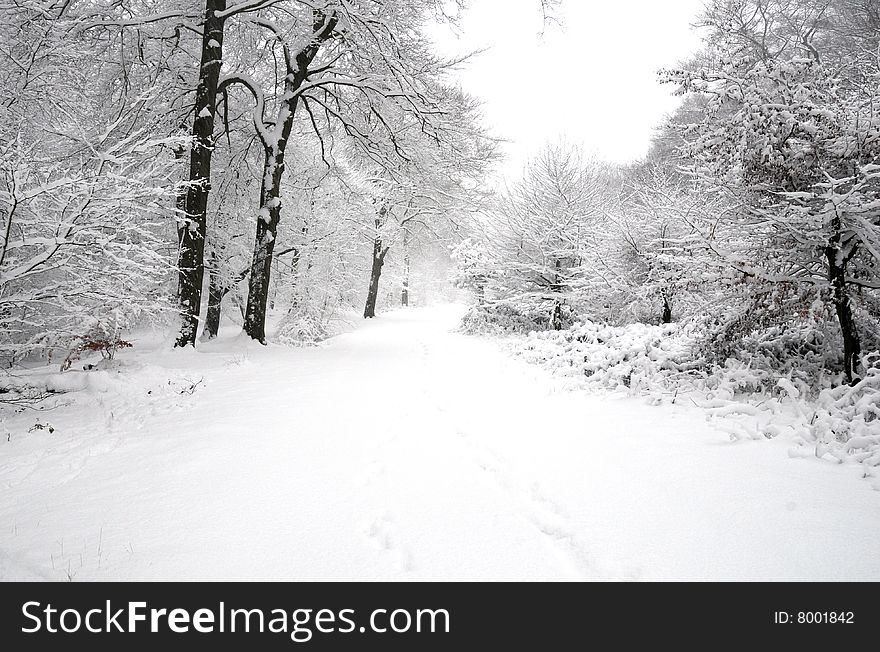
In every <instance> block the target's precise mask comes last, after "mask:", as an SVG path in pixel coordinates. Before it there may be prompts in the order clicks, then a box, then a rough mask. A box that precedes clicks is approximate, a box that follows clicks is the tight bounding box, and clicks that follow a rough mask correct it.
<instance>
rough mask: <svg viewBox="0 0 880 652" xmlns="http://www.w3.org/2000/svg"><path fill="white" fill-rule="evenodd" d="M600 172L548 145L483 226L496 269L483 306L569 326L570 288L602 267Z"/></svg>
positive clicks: (563, 149)
mask: <svg viewBox="0 0 880 652" xmlns="http://www.w3.org/2000/svg"><path fill="white" fill-rule="evenodd" d="M602 173H603V170H602V166H601V165H600V164H599V163H598V162H596V161H594V160H590V159H584V158H583V156H582V155H581V154H580V152H579V151H578V150H577V149H575V148H572V147H567V146H563V145H556V146H548V147H547V148H545V149H544V150H543V151H542V152H541V153H540V154H539V155H538V157H537V158H536V159H535V160H533V161H532V162H530V163H529V165H528V166H527V168H526V171H525V173H524V175H523V178H522V180H520V181H519V182H517V183H516V184H514V185H513V186H512V187H511V188H510V189H509V190H508V191H507V192H506V193H505V194H504V195H502V196H501V197H499V199H498V202H497V205H496V207H495V208H494V210H492V211H491V214H490V217H489V219H488V220H486V221H485V222H484V223H483V225H482V228H483V229H484V231H485V233H484V240H485V242H486V244H487V245H488V246H489V248H490V249H491V250H492V252H493V255H492V258H493V259H494V261H495V262H496V264H497V266H498V268H497V269H496V271H495V273H493V274H492V275H491V276H488V275H487V276H486V278H487V279H489V280H490V283H489V285H487V286H486V287H485V288H484V289H485V290H488V291H487V292H485V295H484V296H485V297H486V301H488V302H490V303H497V304H499V305H502V306H504V307H505V309H513V310H515V311H518V312H520V313H522V314H525V315H532V316H533V320H534V321H535V323H536V324H541V323H543V324H547V325H548V326H549V327H550V328H552V329H560V328H563V327H564V325H565V324H566V323H567V322H568V321H569V320H570V318H571V314H572V289H573V288H574V287H575V286H576V285H578V284H579V283H580V281H581V280H582V278H583V275H584V274H585V273H587V268H593V267H595V266H598V265H599V264H600V262H601V260H600V258H601V254H600V252H599V249H598V248H597V247H596V246H595V245H596V242H597V238H598V236H599V235H600V233H601V231H602V229H603V226H602V210H601V205H602V193H603V182H602V177H601V175H602ZM580 298H581V297H576V298H575V300H576V301H579V300H580Z"/></svg>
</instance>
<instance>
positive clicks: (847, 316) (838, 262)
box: [825, 233, 862, 384]
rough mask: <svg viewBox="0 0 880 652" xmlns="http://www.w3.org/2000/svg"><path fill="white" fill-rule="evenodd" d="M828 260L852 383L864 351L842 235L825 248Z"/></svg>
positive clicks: (830, 279)
mask: <svg viewBox="0 0 880 652" xmlns="http://www.w3.org/2000/svg"><path fill="white" fill-rule="evenodd" d="M825 258H826V260H827V261H828V280H829V281H830V282H831V299H832V301H833V303H834V309H835V312H836V313H837V321H838V322H839V323H840V333H841V335H842V336H843V371H844V373H845V374H846V380H847V382H848V383H850V384H852V383H854V382H856V381H857V380H858V376H857V371H858V366H859V356H860V355H861V352H862V345H861V340H860V338H859V331H858V327H857V326H856V320H855V317H854V316H853V311H852V302H851V300H850V297H849V293H848V292H847V287H846V264H847V262H848V259H847V257H846V256H844V253H843V251H842V250H841V248H840V235H839V233H838V235H835V236H834V238H832V240H831V244H830V245H829V246H828V247H826V248H825Z"/></svg>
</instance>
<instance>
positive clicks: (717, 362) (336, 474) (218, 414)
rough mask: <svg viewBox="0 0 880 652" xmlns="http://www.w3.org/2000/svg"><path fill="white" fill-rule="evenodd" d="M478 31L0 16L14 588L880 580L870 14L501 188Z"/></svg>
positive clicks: (575, 77)
mask: <svg viewBox="0 0 880 652" xmlns="http://www.w3.org/2000/svg"><path fill="white" fill-rule="evenodd" d="M476 1H477V0H475V2H476ZM469 4H473V3H469V2H468V1H467V0H454V1H450V0H177V1H175V2H170V1H169V0H0V16H2V19H0V367H2V371H0V434H2V435H3V438H2V442H0V451H2V452H0V486H2V487H4V489H2V496H0V528H2V532H0V579H49V580H81V579H205V578H210V577H222V578H224V579H256V578H268V577H276V576H278V575H279V574H280V575H281V576H283V577H285V578H287V577H289V578H296V579H301V578H312V579H328V578H343V579H353V578H365V579H387V578H392V579H399V578H407V577H419V578H426V579H449V578H453V577H465V578H472V579H483V578H485V579H511V578H512V579H620V578H623V579H664V578H665V579H670V578H671V579H831V580H838V579H848V580H853V579H856V580H858V579H873V580H877V579H880V564H878V562H877V561H876V554H875V552H876V547H875V546H876V540H877V536H878V535H880V509H878V507H880V503H878V496H880V494H878V493H877V490H880V2H878V1H877V0H705V2H704V3H703V7H702V9H701V10H700V12H699V14H698V15H697V16H695V23H694V27H695V29H696V30H698V31H697V33H698V34H699V36H700V38H701V39H702V45H701V48H700V49H699V50H698V51H696V52H694V53H693V54H692V55H691V56H690V57H689V58H687V59H685V60H682V61H679V62H678V63H677V64H676V65H671V66H669V67H665V68H663V69H661V70H658V71H657V74H656V79H655V83H656V84H659V85H663V87H664V88H666V89H668V91H669V92H670V93H673V94H674V95H675V96H676V97H677V98H678V99H677V107H678V108H676V109H675V110H674V111H673V112H672V113H671V114H669V115H668V116H667V117H666V119H665V120H663V121H662V122H660V123H658V124H657V125H656V129H655V130H654V136H653V138H652V140H651V142H650V143H649V144H648V146H647V154H646V155H645V156H644V157H643V158H641V159H640V160H636V161H631V162H628V163H612V162H608V161H606V160H603V158H602V157H600V156H599V155H597V154H595V153H594V152H593V151H591V149H590V147H589V143H585V144H581V143H578V142H575V141H574V140H569V139H558V140H554V141H550V142H547V143H546V144H545V145H544V146H543V148H542V149H541V150H540V151H539V152H538V153H536V154H534V155H532V156H531V157H530V158H529V160H528V161H527V163H526V164H525V167H524V169H522V170H521V172H520V173H519V174H518V175H515V176H513V177H509V178H505V177H503V176H502V175H500V174H499V173H498V170H499V166H500V165H502V164H503V162H504V157H505V140H504V138H503V137H501V136H499V135H498V134H497V133H495V132H494V131H493V128H492V125H491V124H489V121H488V120H487V119H486V118H485V115H484V112H483V107H482V98H481V97H479V95H478V94H476V93H471V92H468V91H465V90H464V89H463V87H462V86H461V84H460V83H458V81H457V77H456V74H457V71H459V70H461V69H462V68H466V67H467V66H468V65H470V63H471V62H472V61H473V60H475V59H479V57H480V56H481V53H480V52H462V53H461V54H460V55H459V56H452V57H450V56H446V55H443V54H440V53H438V49H437V47H436V44H435V36H434V35H435V33H436V30H437V29H439V28H440V27H442V28H443V29H450V30H453V31H454V30H456V29H458V28H459V25H460V21H461V17H462V16H463V15H465V12H467V11H468V5H469ZM523 4H526V2H525V0H524V1H523ZM527 4H529V5H530V6H531V10H532V11H533V13H534V14H535V25H534V31H535V32H536V33H537V32H539V31H540V30H541V29H542V26H543V28H545V29H552V28H555V26H556V25H557V23H558V24H559V25H561V26H562V27H561V28H562V29H564V28H565V23H566V18H565V5H566V4H567V2H566V1H565V0H561V1H560V0H544V1H543V2H542V0H530V1H529V2H528V3H527ZM485 27H486V29H487V30H499V29H503V25H486V26H485ZM621 29H625V28H624V27H621ZM650 56H651V55H650V53H648V52H646V53H644V57H645V58H647V59H650ZM548 65H551V64H550V62H548ZM552 65H554V66H569V67H570V69H571V75H572V83H573V84H578V83H581V80H580V79H579V75H580V73H579V66H580V63H579V62H578V61H561V62H560V61H556V62H552ZM536 84H539V80H523V90H522V92H523V93H535V92H546V93H548V100H547V101H553V99H552V90H538V89H536V87H535V85H536ZM594 101H596V102H610V101H614V100H613V97H599V96H598V95H597V96H596V97H595V98H594ZM627 437H630V438H629V439H628V438H627ZM719 443H723V444H724V446H723V447H719V445H718V444H719ZM694 469H702V471H699V472H698V471H695V470H694ZM639 478H641V479H642V481H641V482H640V481H639ZM768 494H769V497H768ZM257 496H259V500H260V501H261V502H262V504H263V505H266V507H265V509H264V507H262V506H261V507H259V508H256V509H255V508H254V500H255V497H257ZM621 496H624V497H621ZM627 496H628V497H627ZM293 497H296V502H297V504H296V505H290V504H289V503H288V501H289V500H291V499H292V498H293ZM300 499H303V500H300ZM615 501H616V502H615ZM584 504H588V505H590V507H589V508H587V507H584ZM282 505H283V507H282ZM724 505H728V506H729V512H728V514H727V516H728V517H731V518H732V520H731V522H730V523H726V524H722V523H720V522H717V520H716V519H719V518H722V517H723V516H724V515H723V514H722V515H719V514H717V513H716V512H717V510H718V509H719V508H722V511H725V510H723V506H724ZM279 509H281V510H292V512H291V513H292V514H293V515H292V516H290V517H289V520H287V521H285V519H284V518H279V517H278V514H277V510H279ZM273 510H275V512H276V513H275V514H274V515H273V514H272V513H270V512H272V511H273ZM333 510H336V512H335V515H334V516H332V517H331V516H330V515H329V514H330V512H331V511H333ZM489 512H493V513H498V514H499V516H498V517H497V519H496V522H494V523H493V524H491V525H485V524H481V525H480V526H478V525H477V522H478V520H480V519H479V518H478V517H477V514H481V513H489ZM424 513H430V514H432V515H433V518H436V519H437V520H436V521H433V520H432V521H431V522H426V521H425V519H424ZM621 514H623V515H628V518H627V519H623V521H625V523H624V522H621V516H620V515H621ZM731 514H732V515H733V516H731ZM440 515H442V516H440ZM331 519H332V522H331ZM294 522H296V523H299V524H301V523H303V522H309V523H311V524H312V526H313V528H311V529H310V528H306V531H304V532H303V531H300V530H299V528H298V526H295V525H294ZM768 522H772V523H774V526H773V527H771V528H770V529H769V531H768V530H766V529H765V528H767V527H768V526H767V524H768ZM670 523H673V524H674V525H670ZM694 529H697V530H699V531H701V532H702V531H710V532H711V534H707V535H706V536H707V537H709V538H710V539H711V541H713V542H714V543H713V544H711V545H708V544H707V549H703V548H701V547H700V542H699V541H689V542H688V543H687V544H684V543H683V539H684V538H685V537H684V535H683V534H682V533H683V532H685V531H689V530H690V531H693V530H694ZM450 530H451V531H454V532H458V533H459V535H458V538H457V539H456V540H455V542H451V541H450V540H447V539H445V538H444V537H443V535H442V532H444V531H450ZM221 532H222V537H221V538H223V540H224V543H223V544H222V545H220V546H219V547H218V549H217V550H214V549H213V545H212V546H210V548H211V549H210V550H205V542H206V541H214V540H215V537H217V534H218V533H221ZM172 533H173V534H172ZM527 533H528V534H527ZM734 533H735V534H734ZM252 538H254V539H257V540H258V543H257V544H256V545H255V547H256V548H257V550H258V551H260V552H261V554H262V558H256V557H260V555H255V554H254V552H253V550H251V551H250V552H249V553H247V555H245V553H244V552H242V551H243V548H244V547H245V546H250V545H251V544H253V541H252ZM170 539H179V540H175V541H174V542H173V543H174V546H173V547H171V548H169V543H171V542H170V541H169V540H170ZM645 540H650V541H652V542H653V543H652V545H651V546H647V547H646V546H645V545H644V544H640V543H639V542H640V541H645ZM280 541H284V542H286V543H285V545H287V546H289V548H288V549H287V553H290V554H294V555H295V556H296V557H297V559H296V561H295V562H290V563H288V561H289V560H287V561H285V560H284V557H283V556H284V555H285V554H287V553H285V552H284V549H283V546H281V545H280V544H279V542H280ZM359 542H360V543H359ZM511 542H515V543H511ZM361 543H363V545H361ZM456 546H460V554H459V553H456V552H455V551H456V550H458V549H459V548H456ZM713 546H714V548H715V550H716V551H717V549H718V547H723V548H725V549H729V550H728V554H727V557H726V561H723V560H722V561H718V560H715V561H713V560H712V558H711V556H712V555H711V553H710V552H709V551H708V548H712V547H713ZM841 546H845V547H848V548H849V549H850V551H851V554H850V555H847V556H846V557H847V558H846V559H841V558H839V556H838V553H839V551H838V552H835V553H834V554H832V555H829V551H830V550H834V549H835V548H836V547H841ZM450 549H451V552H450ZM767 549H769V550H775V551H777V552H780V553H781V552H783V551H786V550H787V551H794V552H791V556H790V557H786V556H785V555H782V556H780V557H774V559H772V560H771V559H768V556H767V555H766V554H764V552H762V551H766V550H767ZM502 550H503V551H504V552H503V554H498V551H502ZM872 550H873V551H874V553H872V552H871V551H872ZM296 551H299V552H296ZM441 551H442V552H441ZM493 551H494V552H493ZM456 558H457V560H456ZM456 564H459V565H456Z"/></svg>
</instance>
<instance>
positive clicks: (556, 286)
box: [550, 258, 563, 331]
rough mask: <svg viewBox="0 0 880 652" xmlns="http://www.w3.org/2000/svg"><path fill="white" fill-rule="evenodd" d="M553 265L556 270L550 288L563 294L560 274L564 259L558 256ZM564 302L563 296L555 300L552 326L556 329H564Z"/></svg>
mask: <svg viewBox="0 0 880 652" xmlns="http://www.w3.org/2000/svg"><path fill="white" fill-rule="evenodd" d="M553 267H554V269H555V270H556V271H555V272H554V273H553V283H552V284H551V285H550V290H551V291H552V292H554V293H556V294H562V277H561V275H560V271H561V270H562V261H561V260H559V259H558V258H557V259H556V261H555V263H554V264H553ZM562 304H563V300H562V299H561V298H560V299H556V300H555V301H554V302H553V312H552V314H551V316H550V328H552V329H553V330H555V331H559V330H562Z"/></svg>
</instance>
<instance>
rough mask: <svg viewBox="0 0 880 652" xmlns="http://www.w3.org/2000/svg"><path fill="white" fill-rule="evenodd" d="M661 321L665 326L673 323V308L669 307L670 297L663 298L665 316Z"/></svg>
mask: <svg viewBox="0 0 880 652" xmlns="http://www.w3.org/2000/svg"><path fill="white" fill-rule="evenodd" d="M660 321H661V322H662V323H664V324H670V323H672V306H671V305H669V297H667V296H665V295H664V297H663V314H662V315H661V316H660Z"/></svg>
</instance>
